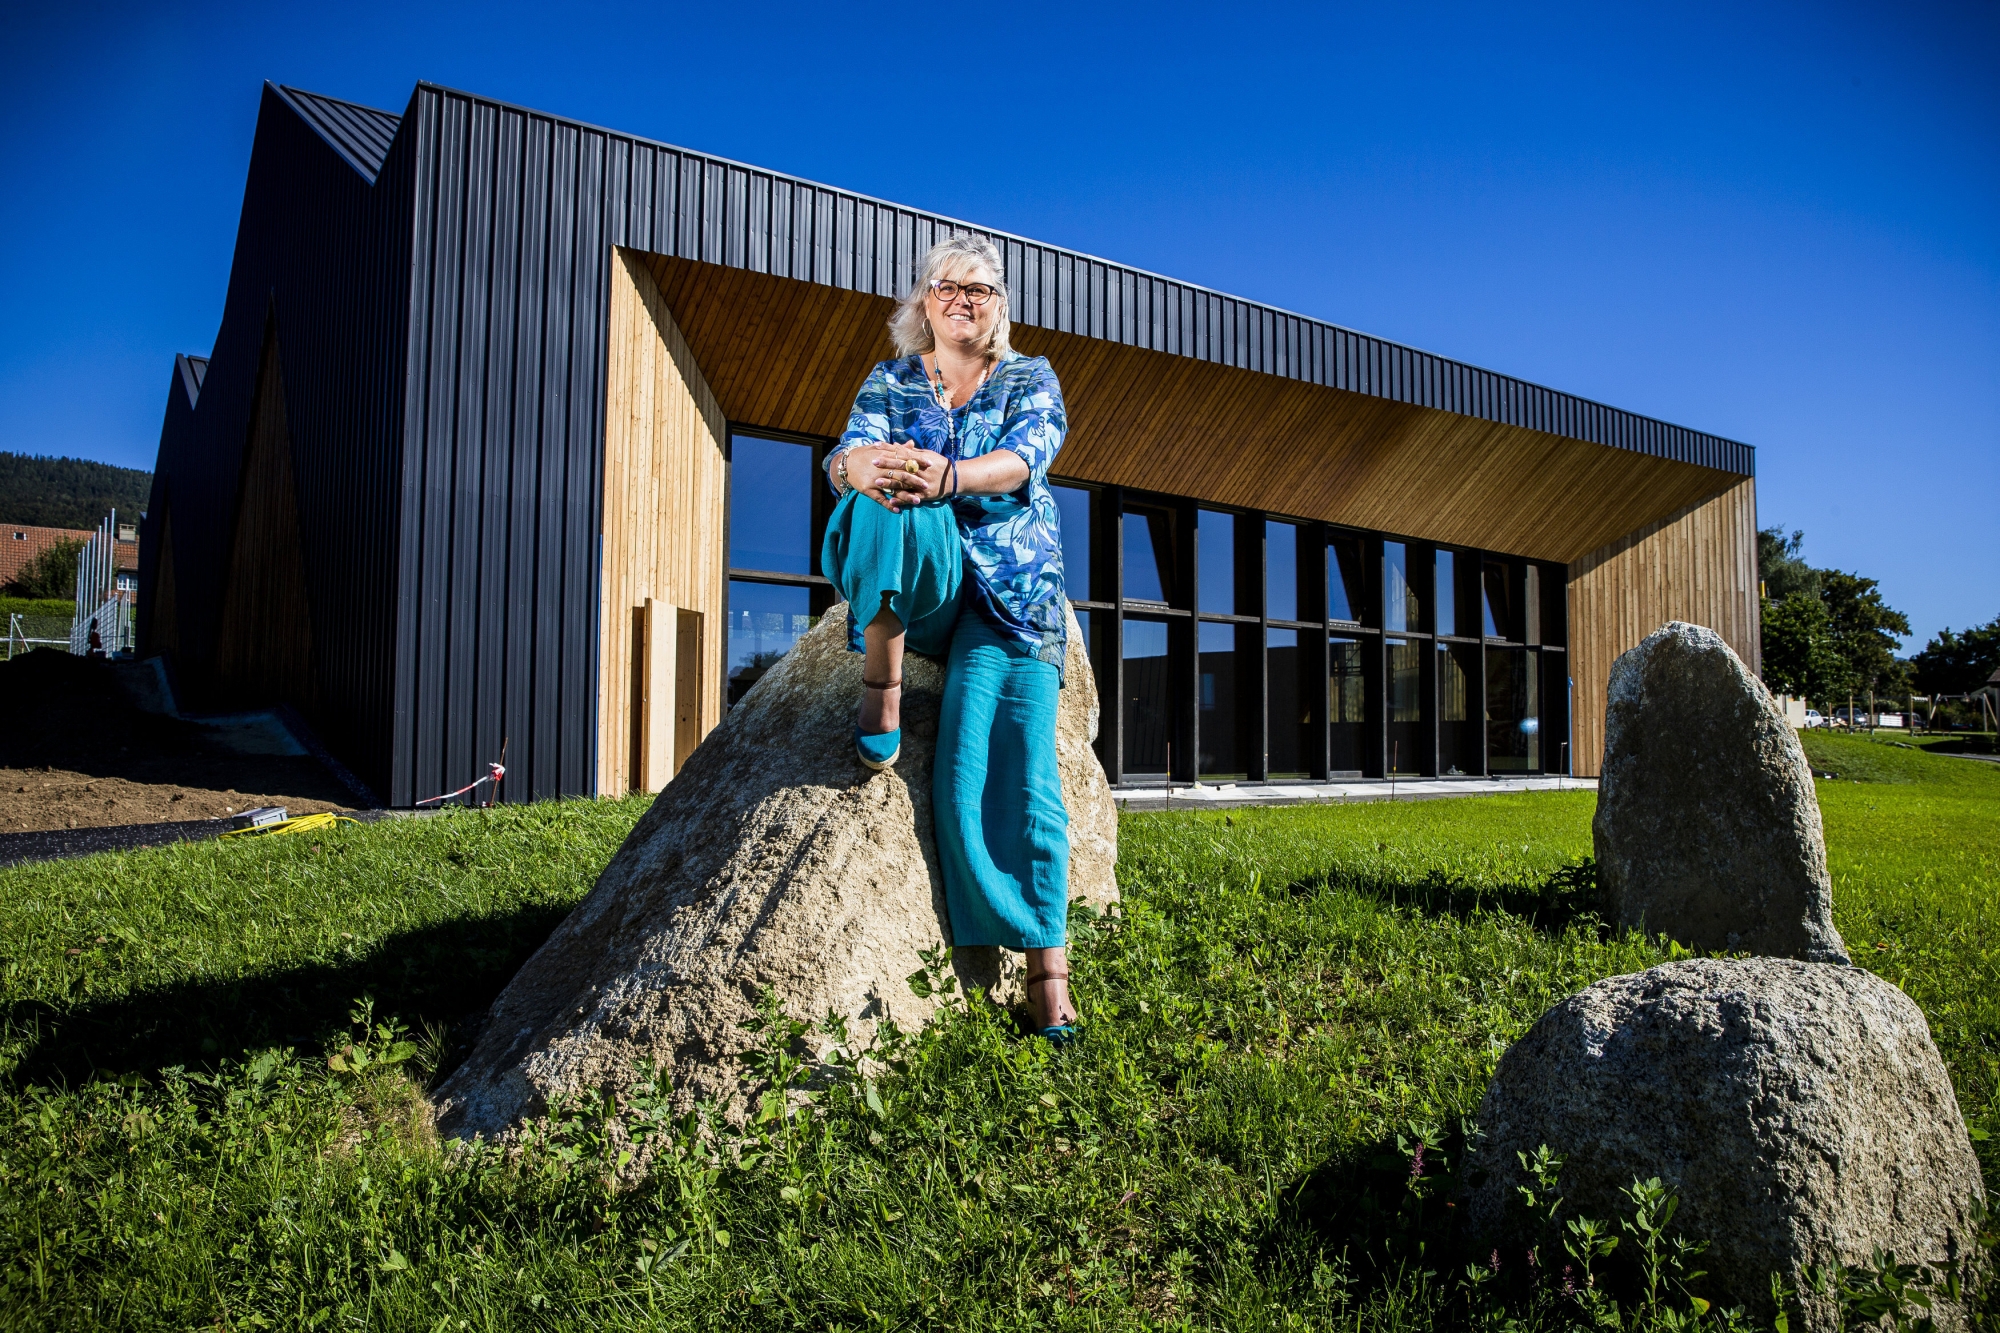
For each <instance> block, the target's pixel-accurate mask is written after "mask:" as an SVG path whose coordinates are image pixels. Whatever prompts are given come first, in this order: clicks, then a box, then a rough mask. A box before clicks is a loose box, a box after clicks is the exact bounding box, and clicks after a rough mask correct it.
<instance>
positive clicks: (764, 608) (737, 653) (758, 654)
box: [729, 579, 819, 708]
mask: <svg viewBox="0 0 2000 1333" xmlns="http://www.w3.org/2000/svg"><path fill="white" fill-rule="evenodd" d="M810 597H811V594H810V592H809V590H808V589H806V588H803V587H797V586H793V585H788V584H782V583H747V582H743V581H741V580H737V579H731V580H730V581H729V706H730V707H731V708H734V707H735V706H736V701H737V700H739V699H741V698H742V697H743V696H744V695H745V694H746V693H748V692H749V689H750V687H751V686H752V685H755V684H756V683H757V682H758V680H760V679H761V678H762V677H763V675H764V673H765V672H766V671H769V670H770V669H771V668H772V666H774V665H775V664H776V663H777V661H778V659H779V658H781V657H783V656H784V655H785V654H786V653H788V652H790V651H791V650H792V645H793V644H795V643H797V642H798V641H799V639H800V638H801V637H803V636H804V634H805V632H806V631H807V630H809V629H811V628H812V627H813V625H814V624H816V623H817V622H818V620H819V617H818V616H815V615H813V614H812V606H811V602H810Z"/></svg>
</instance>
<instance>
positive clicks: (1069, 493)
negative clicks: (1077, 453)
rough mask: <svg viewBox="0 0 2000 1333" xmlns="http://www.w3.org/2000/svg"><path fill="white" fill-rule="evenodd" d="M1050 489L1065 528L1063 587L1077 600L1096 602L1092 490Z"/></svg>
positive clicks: (1073, 488) (1053, 487)
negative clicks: (1092, 584)
mask: <svg viewBox="0 0 2000 1333" xmlns="http://www.w3.org/2000/svg"><path fill="white" fill-rule="evenodd" d="M1049 492H1050V493H1051V494H1052V495H1054V496H1055V499H1056V519H1057V521H1058V522H1059V523H1060V524H1061V528H1062V562H1063V586H1064V587H1065V588H1067V589H1068V590H1069V599H1070V600H1071V601H1073V602H1089V601H1095V600H1096V599H1095V598H1094V597H1093V596H1092V595H1091V588H1090V492H1089V491H1086V490H1083V489H1082V488H1080V487H1076V486H1051V487H1049Z"/></svg>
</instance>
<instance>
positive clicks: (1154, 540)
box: [1124, 506, 1174, 606]
mask: <svg viewBox="0 0 2000 1333" xmlns="http://www.w3.org/2000/svg"><path fill="white" fill-rule="evenodd" d="M1124 524H1125V533H1124V543H1125V590H1124V591H1125V600H1126V601H1128V602H1157V603H1159V604H1160V605H1162V606H1164V605H1166V604H1167V603H1168V602H1169V601H1172V600H1174V514H1173V512H1172V511H1171V510H1166V509H1147V508H1140V507H1137V506H1134V507H1131V508H1128V509H1126V511H1125V518H1124Z"/></svg>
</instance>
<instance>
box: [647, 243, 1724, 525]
mask: <svg viewBox="0 0 2000 1333" xmlns="http://www.w3.org/2000/svg"><path fill="white" fill-rule="evenodd" d="M648 265H649V267H650V269H651V271H652V272H653V274H654V275H655V276H656V277H657V279H658V281H659V284H660V289H661V291H662V293H663V294H664V295H665V297H666V300H667V304H668V305H669V306H670V307H671V308H672V309H673V312H674V315H675V318H676V319H677V320H678V321H679V322H680V326H681V328H682V330H683V331H684V332H685V333H686V335H687V339H688V343H689V345H690V346H691V347H692V348H693V349H694V354H695V359H696V360H697V361H698V362H699V363H700V364H701V366H702V369H703V371H704V372H705V373H706V374H707V377H708V381H709V384H710V386H711V387H712V388H713V389H714V390H715V394H716V397H717V399H718V400H719V401H720V402H721V404H722V409H723V411H724V413H726V414H727V416H728V417H729V419H730V420H731V421H735V422H738V423H741V424H744V425H749V426H757V427H762V428H765V429H772V430H787V431H798V432H802V433H805V434H810V435H836V434H838V433H839V432H840V430H841V429H842V428H843V427H844V426H845V425H846V422H847V412H848V407H849V405H850V404H851V403H852V401H853V397H854V391H855V390H856V389H857V388H859V387H860V385H861V381H862V379H863V378H864V377H865V376H866V375H867V373H868V369H869V367H870V366H872V365H873V364H874V363H875V362H876V361H878V360H880V359H882V358H883V357H886V356H889V355H891V354H892V352H893V349H892V347H891V346H890V343H889V337H888V332H887V329H886V327H885V321H886V320H887V319H888V316H889V312H890V310H891V308H892V305H893V303H892V302H891V301H890V300H889V299H888V298H886V297H879V296H868V295H864V294H861V293H857V292H849V291H841V290H838V289H835V288H831V287H821V286H814V285H812V284H809V283H805V282H799V281H794V280H791V279H787V278H777V277H771V276H768V275H764V274H756V273H747V272H743V271H741V270H736V269H728V268H723V267H719V266H717V265H712V264H699V263H694V262H691V261H688V260H684V259H668V258H663V257H660V256H651V257H649V260H648ZM1014 342H1015V345H1016V346H1017V347H1018V348H1020V350H1022V351H1023V352H1026V353H1028V354H1030V355H1037V356H1047V357H1048V358H1049V359H1050V361H1051V362H1053V363H1054V365H1055V368H1056V373H1057V375H1058V376H1060V377H1061V379H1062V384H1063V395H1064V398H1065V400H1066V402H1067V404H1068V407H1069V415H1070V435H1069V441H1068V443H1067V444H1066V445H1065V446H1064V448H1063V453H1062V458H1061V459H1060V461H1059V462H1058V464H1057V471H1058V472H1059V473H1060V474H1061V475H1062V476H1064V477H1068V478H1072V479H1074V480H1077V481H1093V482H1104V483H1115V484H1119V485H1125V486H1134V487H1138V488H1140V489H1143V490H1153V491H1162V492H1165V493H1167V494H1171V495H1181V496H1190V497H1193V498H1194V499H1198V500H1204V501H1208V502H1210V503H1214V504H1225V505H1237V506H1242V507H1244V508H1249V509H1265V510H1270V511H1273V512H1275V513H1280V514H1287V515H1290V516H1293V517H1296V518H1305V519H1318V520H1321V521H1323V522H1328V523H1341V524H1347V525H1351V526H1354V527H1362V528H1374V529H1379V530H1383V531H1388V532H1396V533H1401V534H1404V535H1406V536H1410V537H1416V538H1421V539H1424V540H1428V541H1437V542H1446V543H1451V544H1455V545H1460V546H1472V547H1480V548H1484V549H1487V550H1494V551H1505V552H1507V553H1509V554H1513V555H1524V556H1529V557H1532V558H1534V559H1538V560H1552V561H1557V562H1561V563H1568V562H1569V561H1572V560H1575V559H1577V558H1579V557H1581V556H1583V555H1585V554H1587V553H1589V552H1591V551H1593V550H1595V549H1597V548H1598V547H1600V546H1603V545H1605V544H1606V543H1608V542H1611V541H1614V540H1616V539H1617V538H1618V537H1619V536H1621V535H1622V534H1624V533H1627V532H1631V531H1632V530H1634V529H1636V528H1641V527H1644V526H1645V525H1646V524H1648V523H1654V522H1658V521H1659V520H1660V519H1662V518H1664V517H1665V516H1667V515H1669V514H1672V513H1674V512H1676V511H1678V510H1681V509H1684V508H1686V507H1688V506H1689V505H1692V504H1698V503H1700V502H1702V501H1704V500H1706V499H1708V498H1709V497H1711V496H1713V495H1716V494H1718V493H1720V492H1721V491H1723V490H1725V489H1727V488H1728V487H1729V486H1731V485H1733V484H1734V483H1735V482H1737V481H1738V480H1740V478H1739V477H1738V476H1737V475H1736V474H1734V473H1728V472H1722V471H1718V470H1716V469H1713V468H1707V467H1698V466H1695V465H1693V464H1689V463H1677V462H1673V461H1670V460H1667V459H1663V458H1656V457H1652V456H1649V455H1647V454H1642V453H1637V452H1634V451H1632V450H1628V449H1617V448H1612V447H1609V446H1606V445H1598V444H1589V443H1586V442H1584V441H1581V440H1576V439H1570V438H1566V437H1563V436H1560V435H1553V434H1549V433H1547V432H1544V431H1536V430H1527V429H1523V428H1521V427H1518V426H1507V425H1499V424H1496V423H1494V422H1490V421H1482V420H1479V419H1478V418H1474V417H1467V416H1460V415H1458V414H1456V413H1452V412H1445V411H1441V410H1439V409H1436V408H1430V407H1418V406H1412V405H1410V404H1406V403H1397V402H1391V401H1388V400H1385V399H1382V398H1374V397H1368V396H1365V395H1362V394H1358V393H1350V392H1348V391H1346V390H1342V389H1333V388H1327V387H1325V386H1322V385H1316V384H1308V383H1303V382H1300V381H1298V380H1291V379H1286V378H1283V377H1280V376H1277V375H1269V374H1264V373H1261V372H1258V371H1252V370H1241V369H1237V368H1234V367H1230V366H1221V365H1215V364H1213V363H1210V362H1206V361H1199V360H1194V359H1192V358H1189V357H1184V356H1174V355H1171V354H1168V353H1165V352H1155V351H1148V350H1145V349H1142V348H1137V347H1128V346H1123V345H1120V344H1118V343H1112V342H1107V341H1103V340H1101V339H1095V338H1088V337H1084V336H1081V335H1077V334H1068V333H1057V332H1053V331H1051V330H1048V329H1036V328H1026V327H1022V326H1019V325H1016V326H1015V331H1014Z"/></svg>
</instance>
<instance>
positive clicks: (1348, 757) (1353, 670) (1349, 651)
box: [1326, 639, 1367, 773]
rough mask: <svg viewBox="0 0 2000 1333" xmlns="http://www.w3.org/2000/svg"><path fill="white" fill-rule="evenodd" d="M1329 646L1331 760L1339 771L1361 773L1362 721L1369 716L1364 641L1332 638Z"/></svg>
mask: <svg viewBox="0 0 2000 1333" xmlns="http://www.w3.org/2000/svg"><path fill="white" fill-rule="evenodd" d="M1326 646H1327V696H1328V708H1329V710H1330V713H1331V720H1332V726H1331V727H1330V728H1329V730H1330V732H1331V735H1330V736H1329V741H1330V743H1331V749H1330V752H1329V755H1328V760H1327V764H1328V767H1329V768H1330V769H1331V770H1332V771H1333V772H1335V773H1359V772H1360V771H1361V743H1362V735H1361V733H1362V722H1363V720H1364V719H1365V718H1366V717H1367V713H1366V699H1367V692H1366V688H1365V686H1364V684H1363V679H1362V671H1361V644H1360V642H1359V641H1358V640H1355V639H1331V640H1329V641H1328V642H1327V645H1326Z"/></svg>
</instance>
